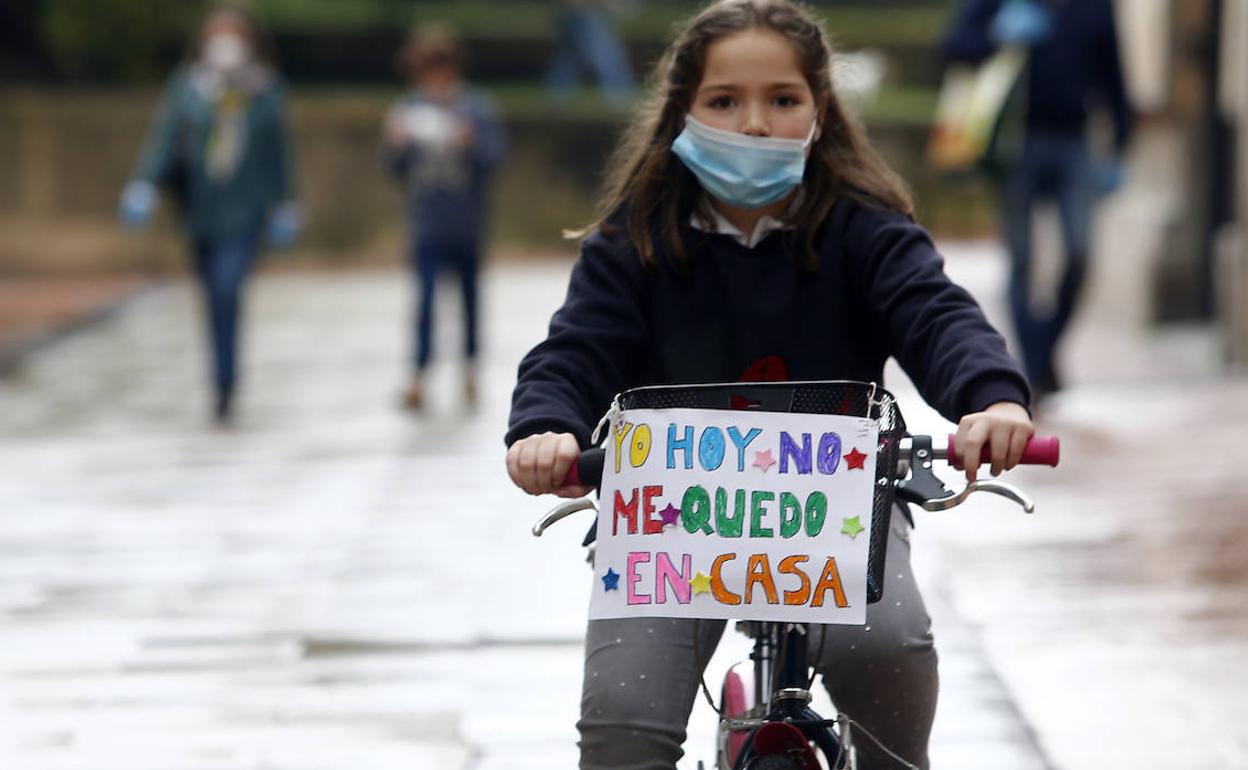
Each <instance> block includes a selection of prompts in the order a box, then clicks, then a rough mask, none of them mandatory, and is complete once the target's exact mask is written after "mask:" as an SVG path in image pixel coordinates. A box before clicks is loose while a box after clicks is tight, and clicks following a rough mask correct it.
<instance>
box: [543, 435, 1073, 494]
mask: <svg viewBox="0 0 1248 770" xmlns="http://www.w3.org/2000/svg"><path fill="white" fill-rule="evenodd" d="M909 447H910V441H909V440H908V439H903V440H902V459H903V460H909V459H910V448H909ZM932 454H933V455H934V456H935V457H934V459H937V460H948V462H949V464H950V465H952V466H953V467H954V468H957V469H959V470H961V468H962V460H961V458H960V457H958V454H957V449H956V445H955V443H954V434H952V433H950V434H949V437H948V443H947V444H946V445H945V446H943V447H939V446H934V447H932ZM605 457H606V452H605V450H603V449H602V448H600V447H594V448H593V449H586V450H585V451H584V452H581V454H580V456H579V457H577V458H576V462H575V463H573V465H572V467H571V468H569V469H568V475H567V476H566V477H565V478H564V480H563V483H564V484H565V485H566V486H578V487H579V486H585V487H593V488H597V487H598V485H599V484H600V483H602V464H603V461H604V459H605ZM1060 458H1061V442H1060V441H1059V440H1058V438H1057V436H1033V437H1032V438H1031V439H1030V440H1029V441H1028V442H1027V447H1026V448H1025V449H1024V450H1023V458H1022V460H1020V461H1019V462H1020V463H1021V464H1022V465H1048V466H1050V467H1057V463H1058V460H1059V459H1060ZM979 462H980V464H981V465H985V464H987V463H990V462H992V455H991V453H990V452H989V450H988V448H987V447H985V448H984V452H983V454H982V455H981V456H980V460H979Z"/></svg>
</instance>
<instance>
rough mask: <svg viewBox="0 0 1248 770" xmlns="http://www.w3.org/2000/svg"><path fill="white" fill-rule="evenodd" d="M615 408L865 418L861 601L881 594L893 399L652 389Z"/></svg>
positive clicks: (865, 390)
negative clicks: (869, 454) (865, 538)
mask: <svg viewBox="0 0 1248 770" xmlns="http://www.w3.org/2000/svg"><path fill="white" fill-rule="evenodd" d="M618 403H619V406H620V408H621V409H726V410H752V411H762V412H790V413H800V414H835V415H844V416H848V417H869V418H871V419H873V420H875V421H876V424H877V425H878V426H879V448H878V450H877V455H876V464H875V495H874V500H873V505H872V516H871V541H870V543H869V544H868V551H867V602H868V603H874V602H877V601H879V600H880V596H881V595H882V594H883V592H884V557H885V554H886V551H887V548H888V527H889V519H890V517H891V516H892V511H893V497H894V490H895V486H894V482H895V481H896V480H897V456H898V450H899V444H900V441H901V439H902V437H903V436H905V435H906V423H905V420H903V419H902V416H901V410H900V409H898V407H897V399H896V398H894V396H893V394H892V393H889V392H888V391H887V390H885V389H884V388H882V387H880V386H878V385H876V384H875V383H869V382H856V381H852V380H833V381H814V382H765V383H752V382H751V383H726V384H712V385H652V386H646V387H641V388H634V389H632V390H627V391H624V392H623V393H621V394H620V395H619V398H618Z"/></svg>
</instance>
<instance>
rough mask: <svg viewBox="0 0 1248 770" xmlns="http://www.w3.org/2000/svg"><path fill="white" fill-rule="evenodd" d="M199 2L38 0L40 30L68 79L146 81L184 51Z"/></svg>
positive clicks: (201, 8)
mask: <svg viewBox="0 0 1248 770" xmlns="http://www.w3.org/2000/svg"><path fill="white" fill-rule="evenodd" d="M205 7H206V3H205V2H204V0H44V2H43V14H42V18H41V24H40V26H41V28H42V29H41V31H42V33H43V36H44V39H45V44H46V46H47V48H48V51H49V53H50V54H51V55H52V58H53V60H54V61H55V62H56V64H57V66H58V68H59V69H60V70H61V71H62V73H63V74H64V75H65V76H66V77H68V78H70V79H74V80H95V81H98V80H118V79H122V80H150V79H153V78H156V77H160V76H162V75H163V74H165V73H166V71H167V69H168V66H169V64H170V62H171V61H176V60H177V59H178V58H179V56H180V54H181V52H183V51H184V50H185V49H186V46H187V44H188V41H189V39H190V36H191V33H192V31H193V30H194V25H195V23H196V21H197V20H198V19H199V17H200V16H201V15H202V13H203V11H204V9H205Z"/></svg>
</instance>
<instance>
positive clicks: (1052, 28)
mask: <svg viewBox="0 0 1248 770" xmlns="http://www.w3.org/2000/svg"><path fill="white" fill-rule="evenodd" d="M1002 46H1024V47H1026V48H1028V49H1029V50H1030V60H1029V64H1028V68H1027V72H1026V73H1025V75H1024V77H1023V79H1022V86H1023V88H1025V97H1024V98H1023V99H1022V103H1023V104H1024V105H1025V110H1026V116H1025V120H1024V121H1023V126H1024V129H1023V138H1022V147H1021V151H1020V152H1018V153H1017V156H1016V157H1004V158H1000V159H999V160H1000V161H1002V162H1003V163H1004V164H1005V166H1006V168H1005V169H1004V173H1003V178H1002V180H1001V193H1000V198H1001V202H1002V213H1003V225H1004V230H1005V237H1006V244H1007V247H1008V249H1009V253H1010V279H1009V300H1010V309H1011V314H1012V318H1013V322H1014V329H1015V332H1016V334H1017V339H1018V343H1019V346H1020V348H1021V353H1022V359H1023V363H1024V366H1025V368H1026V370H1027V375H1028V377H1030V378H1031V381H1032V385H1033V386H1034V388H1035V397H1036V399H1037V401H1039V400H1041V399H1043V398H1044V397H1045V396H1047V395H1049V394H1051V393H1054V392H1056V391H1057V390H1060V389H1061V387H1062V377H1061V376H1060V374H1059V372H1058V368H1057V366H1056V364H1055V361H1054V358H1055V356H1056V351H1057V347H1058V344H1059V342H1060V341H1061V339H1062V335H1063V333H1064V332H1065V330H1066V328H1067V326H1068V324H1069V323H1070V320H1071V317H1072V316H1073V315H1074V313H1075V309H1076V307H1077V305H1078V301H1079V295H1080V292H1081V290H1082V288H1083V285H1084V283H1085V280H1086V278H1087V273H1088V266H1089V263H1090V251H1091V244H1092V223H1093V213H1094V211H1095V208H1096V203H1097V200H1098V198H1099V197H1101V196H1103V195H1106V194H1108V193H1111V192H1113V191H1114V190H1116V189H1117V188H1118V187H1119V186H1120V185H1121V183H1122V179H1123V171H1122V166H1123V164H1122V157H1123V155H1124V153H1125V151H1126V148H1127V143H1128V139H1129V138H1130V133H1131V111H1130V107H1129V105H1128V101H1127V94H1126V86H1125V84H1124V82H1123V75H1122V66H1121V62H1120V59H1119V49H1118V34H1117V31H1116V26H1115V20H1114V6H1113V3H1112V2H1111V0H969V1H968V2H966V3H964V5H963V6H962V8H961V10H960V13H959V14H958V16H957V17H956V19H955V22H954V24H953V25H952V27H951V29H950V31H949V33H948V35H947V37H946V40H945V42H944V54H945V57H946V58H947V59H948V60H949V61H953V62H968V63H972V64H975V63H979V62H982V61H983V60H985V59H987V58H988V57H989V56H991V55H992V54H993V53H994V52H996V51H997V50H998V49H999V48H1001V47H1002ZM1096 111H1103V112H1106V113H1108V115H1109V117H1110V118H1111V120H1112V125H1113V155H1112V157H1111V158H1108V159H1104V160H1098V159H1096V158H1094V157H1093V154H1092V152H1091V149H1090V145H1089V138H1088V124H1089V116H1090V115H1091V114H1092V113H1094V112H1096ZM1044 201H1055V202H1056V203H1057V207H1058V211H1059V214H1060V218H1061V224H1062V230H1061V234H1062V245H1063V261H1062V269H1061V278H1060V281H1059V283H1058V286H1057V295H1056V297H1055V298H1054V300H1053V302H1052V303H1051V309H1049V310H1045V311H1041V310H1038V309H1036V307H1035V303H1034V302H1033V297H1032V281H1031V273H1032V250H1033V242H1032V211H1033V209H1034V208H1035V207H1036V205H1037V204H1038V203H1041V202H1044Z"/></svg>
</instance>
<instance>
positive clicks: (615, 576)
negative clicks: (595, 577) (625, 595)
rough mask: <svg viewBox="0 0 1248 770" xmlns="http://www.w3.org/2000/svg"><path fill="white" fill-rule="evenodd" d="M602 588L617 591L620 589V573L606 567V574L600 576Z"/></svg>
mask: <svg viewBox="0 0 1248 770" xmlns="http://www.w3.org/2000/svg"><path fill="white" fill-rule="evenodd" d="M602 590H604V591H618V590H620V573H618V572H616V571H615V570H613V569H611V568H610V567H607V574H605V575H603V576H602Z"/></svg>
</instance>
